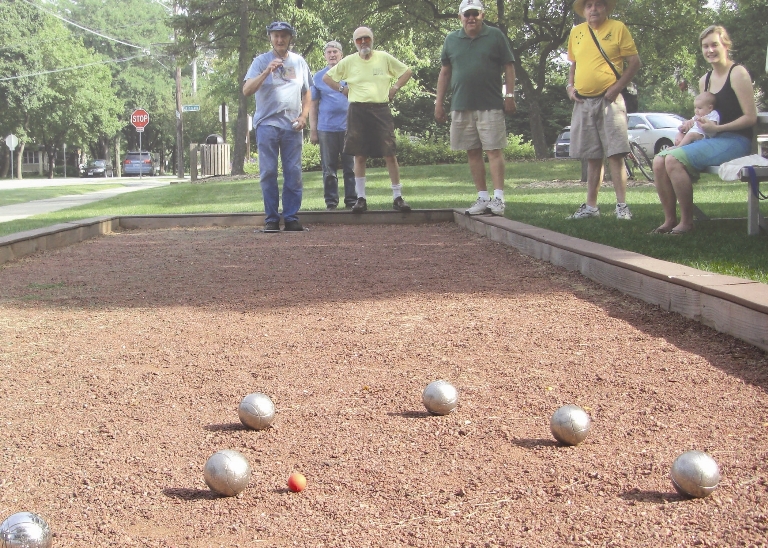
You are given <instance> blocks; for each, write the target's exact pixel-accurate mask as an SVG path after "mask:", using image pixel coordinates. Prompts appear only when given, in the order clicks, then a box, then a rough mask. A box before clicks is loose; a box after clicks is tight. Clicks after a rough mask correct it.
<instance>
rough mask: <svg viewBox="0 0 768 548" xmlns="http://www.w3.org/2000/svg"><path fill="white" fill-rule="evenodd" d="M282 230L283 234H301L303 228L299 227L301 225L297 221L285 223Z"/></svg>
mask: <svg viewBox="0 0 768 548" xmlns="http://www.w3.org/2000/svg"><path fill="white" fill-rule="evenodd" d="M283 230H284V231H285V232H302V231H303V230H304V227H303V226H301V223H300V222H299V221H298V220H296V221H285V228H284V229H283Z"/></svg>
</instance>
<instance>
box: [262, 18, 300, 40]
mask: <svg viewBox="0 0 768 548" xmlns="http://www.w3.org/2000/svg"><path fill="white" fill-rule="evenodd" d="M278 30H287V31H288V32H290V33H291V36H294V37H295V36H296V30H295V29H294V28H293V27H292V26H291V25H290V24H289V23H286V22H285V21H274V22H273V23H270V24H269V25H267V33H270V32H275V31H278Z"/></svg>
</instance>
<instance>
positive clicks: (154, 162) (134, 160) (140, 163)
mask: <svg viewBox="0 0 768 548" xmlns="http://www.w3.org/2000/svg"><path fill="white" fill-rule="evenodd" d="M159 173H160V162H159V160H158V158H157V155H156V154H154V153H152V152H145V151H141V152H138V151H131V152H128V154H126V156H125V159H124V160H123V175H150V176H152V177H154V176H155V175H157V174H159Z"/></svg>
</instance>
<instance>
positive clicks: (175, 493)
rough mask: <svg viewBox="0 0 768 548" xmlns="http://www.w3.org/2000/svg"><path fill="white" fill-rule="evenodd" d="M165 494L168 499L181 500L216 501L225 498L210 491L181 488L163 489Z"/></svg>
mask: <svg viewBox="0 0 768 548" xmlns="http://www.w3.org/2000/svg"><path fill="white" fill-rule="evenodd" d="M163 494H164V495H165V496H166V497H170V498H173V499H180V500H215V499H220V498H225V497H223V496H222V495H219V494H217V493H214V492H213V491H209V490H208V489H185V488H181V487H168V488H166V489H163Z"/></svg>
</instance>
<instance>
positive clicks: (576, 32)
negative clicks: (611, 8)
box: [568, 19, 637, 97]
mask: <svg viewBox="0 0 768 548" xmlns="http://www.w3.org/2000/svg"><path fill="white" fill-rule="evenodd" d="M592 31H593V32H594V33H595V36H596V37H597V41H598V42H600V45H601V46H602V47H603V51H604V52H605V54H606V55H607V56H608V58H609V59H610V60H611V62H612V63H613V66H614V67H616V70H617V71H618V72H619V74H621V73H622V72H624V58H625V57H631V56H632V55H637V46H635V41H634V40H633V39H632V35H631V34H630V33H629V30H628V29H627V27H626V26H625V25H624V23H622V22H621V21H616V20H615V19H607V20H606V21H605V22H604V23H603V24H602V25H600V28H598V29H597V30H595V29H592ZM568 60H569V61H571V62H574V61H575V62H576V75H575V78H574V81H573V85H574V86H575V87H576V91H578V92H579V94H580V95H583V96H585V97H594V96H596V95H600V94H602V93H605V91H606V90H607V89H608V88H609V87H611V86H612V85H613V84H614V83H615V82H616V75H615V74H614V73H613V71H612V70H611V67H610V66H608V63H607V62H606V61H605V58H604V57H603V56H602V54H601V53H600V50H599V49H597V45H596V44H595V41H594V40H592V36H591V35H590V34H589V28H588V25H587V23H581V24H580V25H576V26H575V27H573V29H572V30H571V35H570V37H569V38H568Z"/></svg>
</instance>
